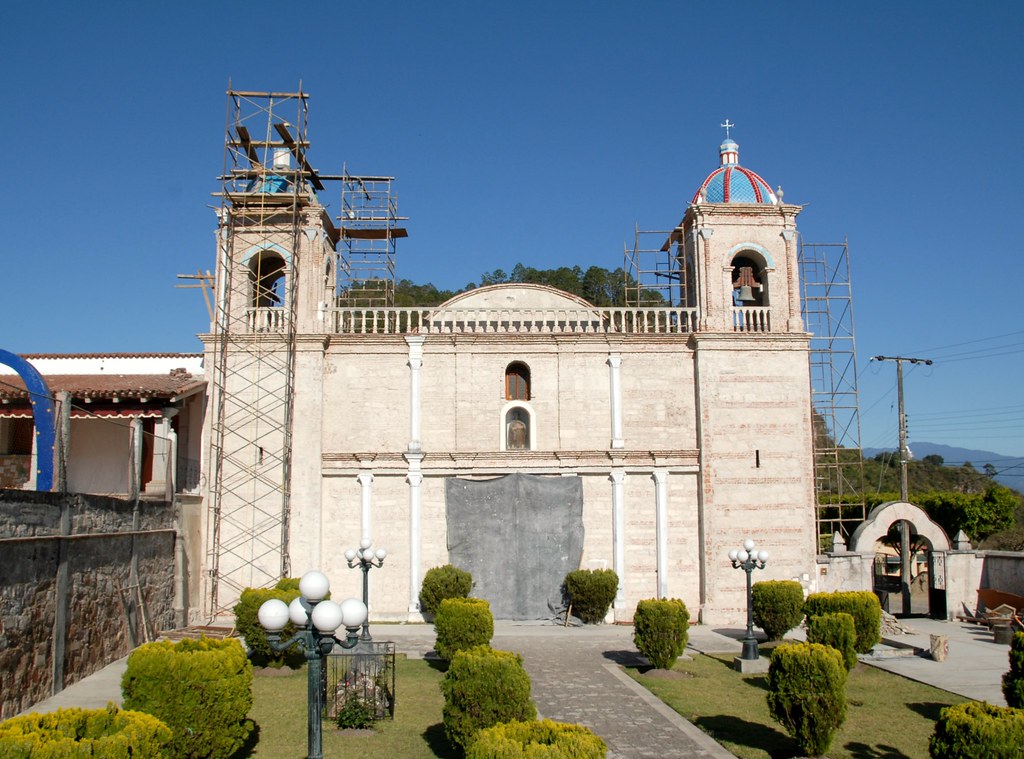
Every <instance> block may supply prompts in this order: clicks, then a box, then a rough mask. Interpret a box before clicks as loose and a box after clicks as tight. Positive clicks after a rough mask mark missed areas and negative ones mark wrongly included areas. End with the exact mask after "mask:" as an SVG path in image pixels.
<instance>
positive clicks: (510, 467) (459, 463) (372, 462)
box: [321, 449, 699, 477]
mask: <svg viewBox="0 0 1024 759" xmlns="http://www.w3.org/2000/svg"><path fill="white" fill-rule="evenodd" d="M421 468H422V471H423V474H424V475H426V476H446V475H449V476H450V475H466V474H474V475H484V476H495V475H502V474H510V473H512V472H525V473H529V474H570V473H571V474H588V473H594V474H603V473H607V472H608V471H610V470H611V469H613V468H615V469H621V470H624V471H626V472H651V471H652V470H653V469H655V468H664V469H668V470H669V471H674V472H691V473H696V472H697V471H698V468H699V452H698V451H697V450H696V449H679V450H669V451H622V450H610V451H605V450H593V451H507V452H504V451H481V452H448V453H424V454H423V461H422V465H421ZM368 470H372V471H373V473H374V474H375V475H381V476H387V475H389V474H390V475H396V476H398V475H404V474H405V472H406V471H407V470H408V464H407V463H406V460H405V456H404V454H403V453H398V452H388V453H374V452H353V453H325V454H323V456H322V470H321V471H322V474H323V475H324V476H325V477H332V476H334V477H344V476H356V475H357V474H359V473H360V472H366V471H368Z"/></svg>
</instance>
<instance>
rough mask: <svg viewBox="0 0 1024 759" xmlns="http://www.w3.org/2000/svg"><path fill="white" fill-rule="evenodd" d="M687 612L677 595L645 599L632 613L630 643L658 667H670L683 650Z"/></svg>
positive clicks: (687, 632)
mask: <svg viewBox="0 0 1024 759" xmlns="http://www.w3.org/2000/svg"><path fill="white" fill-rule="evenodd" d="M689 636H690V612H688V611H687V610H686V604H684V603H683V602H682V601H680V600H679V599H678V598H669V599H664V600H657V599H653V598H651V599H648V600H646V601H641V602H640V603H638V604H637V605H636V612H635V613H634V614H633V645H635V646H636V648H637V651H639V652H640V653H641V654H643V655H644V656H646V657H647V660H648V661H650V663H651V665H652V666H654V667H656V668H658V669H672V665H673V664H675V663H676V659H678V658H679V657H680V656H682V655H683V651H685V650H686V640H687V638H689Z"/></svg>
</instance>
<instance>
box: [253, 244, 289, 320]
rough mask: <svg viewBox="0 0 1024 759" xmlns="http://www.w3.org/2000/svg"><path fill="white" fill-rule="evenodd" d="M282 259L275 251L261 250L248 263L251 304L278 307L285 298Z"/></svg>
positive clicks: (283, 264) (284, 268)
mask: <svg viewBox="0 0 1024 759" xmlns="http://www.w3.org/2000/svg"><path fill="white" fill-rule="evenodd" d="M286 273H287V272H286V265H285V262H284V259H283V258H281V256H279V255H278V254H277V253H274V252H271V251H262V252H261V253H260V254H259V255H256V256H253V258H252V262H251V263H250V264H249V276H250V281H251V282H252V305H253V306H255V307H256V308H280V307H281V306H283V305H284V300H285V292H284V291H285V274H286Z"/></svg>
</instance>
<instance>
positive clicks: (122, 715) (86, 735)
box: [0, 702, 172, 759]
mask: <svg viewBox="0 0 1024 759" xmlns="http://www.w3.org/2000/svg"><path fill="white" fill-rule="evenodd" d="M171 736H172V733H171V730H170V728H168V727H167V725H165V724H164V723H163V722H161V721H160V720H158V719H157V718H156V717H154V716H152V715H150V714H143V713H142V712H135V711H122V710H121V709H118V708H117V706H115V705H114V703H113V702H111V703H110V704H108V705H107V708H106V709H58V710H57V711H55V712H48V713H46V714H39V713H37V712H33V713H31V714H25V715H23V716H21V717H13V718H11V719H9V720H6V721H5V722H2V723H0V756H3V757H5V759H67V758H68V757H96V758H97V759H122V758H123V757H134V758H136V759H161V758H162V757H163V756H164V753H163V750H164V747H165V746H166V745H167V744H168V743H169V742H170V740H171Z"/></svg>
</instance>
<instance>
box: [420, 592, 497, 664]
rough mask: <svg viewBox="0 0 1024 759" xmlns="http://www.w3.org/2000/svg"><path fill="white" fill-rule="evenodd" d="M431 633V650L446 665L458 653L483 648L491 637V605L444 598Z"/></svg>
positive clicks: (479, 600)
mask: <svg viewBox="0 0 1024 759" xmlns="http://www.w3.org/2000/svg"><path fill="white" fill-rule="evenodd" d="M434 631H435V632H436V633H437V639H436V640H435V641H434V650H435V651H436V652H437V655H438V656H440V657H441V658H442V659H445V660H447V661H451V660H452V657H453V656H454V655H455V654H456V652H458V651H465V650H466V649H467V648H472V647H473V646H483V645H487V644H488V643H490V642H491V637H493V635H494V617H493V616H492V615H491V605H490V604H489V603H487V601H485V600H484V599H482V598H446V599H444V600H443V601H441V605H440V607H438V610H437V614H436V615H435V616H434Z"/></svg>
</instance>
